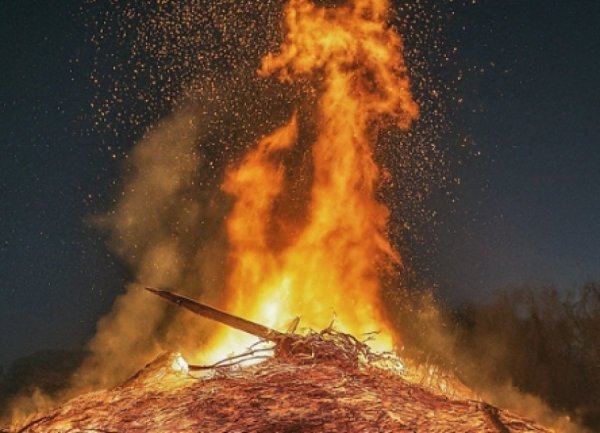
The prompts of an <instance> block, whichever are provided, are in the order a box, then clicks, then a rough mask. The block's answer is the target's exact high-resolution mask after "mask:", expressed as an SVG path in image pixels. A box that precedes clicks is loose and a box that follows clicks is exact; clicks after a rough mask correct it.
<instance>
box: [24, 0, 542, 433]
mask: <svg viewBox="0 0 600 433" xmlns="http://www.w3.org/2000/svg"><path fill="white" fill-rule="evenodd" d="M321 3H324V4H326V5H322V4H321ZM329 3H331V4H330V5H327V4H329ZM388 9H389V1H388V0H349V1H347V2H319V3H315V2H312V1H310V0H290V1H289V2H288V4H287V5H286V6H285V10H284V22H285V36H284V39H283V41H282V43H281V45H280V47H279V50H278V52H273V53H268V54H266V55H265V56H264V58H263V59H262V63H261V65H260V68H259V70H258V74H259V75H260V76H261V77H264V78H265V79H267V78H268V77H274V79H277V80H279V81H281V82H282V83H306V82H311V83H312V84H313V93H312V94H313V96H314V101H313V102H314V104H312V105H311V104H309V105H310V106H311V107H312V108H314V110H311V112H310V113H303V112H302V110H303V109H305V108H306V107H293V108H294V109H290V113H289V116H288V117H287V118H288V120H287V121H286V122H285V123H283V124H282V125H279V127H278V128H277V129H275V130H274V131H272V132H270V133H267V134H266V135H264V136H263V137H262V138H260V139H259V140H257V143H256V145H255V146H254V147H252V148H251V149H250V150H249V151H248V153H247V154H246V155H244V156H243V158H241V160H240V161H237V163H236V164H232V165H231V166H229V167H228V168H227V169H226V170H225V173H224V179H223V183H222V185H221V188H222V191H223V192H224V193H226V194H228V195H229V197H230V199H231V201H232V206H231V211H230V213H229V214H228V215H227V217H226V221H225V229H226V234H227V248H228V251H227V271H226V273H227V275H225V282H224V290H223V293H222V296H221V298H220V299H219V301H220V304H219V307H220V308H222V309H223V310H226V311H229V312H231V314H228V313H225V312H224V311H223V310H218V309H216V308H212V307H209V306H207V305H204V304H200V303H198V302H196V301H195V300H194V299H190V298H185V297H182V296H180V295H176V294H174V293H170V292H165V291H160V290H156V289H151V290H150V291H151V292H153V293H154V294H156V295H159V296H161V297H163V298H165V299H167V300H169V301H171V302H174V303H176V304H178V305H180V306H182V307H185V308H187V309H189V310H191V311H193V312H196V313H199V314H201V315H203V316H206V317H208V318H210V319H213V320H217V321H218V322H220V323H221V324H220V325H219V326H218V327H217V328H215V329H214V330H212V331H211V333H210V335H209V337H208V338H207V339H205V341H203V342H202V343H201V344H200V343H199V342H196V341H192V343H190V341H191V340H192V339H188V340H186V341H187V342H188V344H187V346H186V347H182V348H181V350H186V351H187V353H188V354H190V355H191V358H190V359H192V360H193V361H194V362H195V363H196V364H202V365H189V364H188V363H187V362H186V361H185V360H184V359H183V358H182V357H181V356H180V355H177V354H165V355H162V356H160V357H158V358H157V359H156V360H155V361H154V362H152V363H150V364H148V365H147V366H146V367H145V368H144V369H142V370H141V371H140V372H139V373H137V374H136V375H135V376H134V377H132V378H131V379H129V380H128V381H126V382H125V383H123V384H121V385H120V386H117V387H114V388H112V389H105V390H99V391H95V392H92V393H87V394H84V395H81V396H79V397H76V398H75V399H73V400H70V401H68V402H67V403H65V404H63V405H62V406H60V407H58V408H56V409H55V410H53V411H51V412H48V413H46V414H44V415H42V416H40V415H36V416H34V417H33V419H31V420H29V421H28V422H26V423H25V424H23V425H22V426H21V427H19V428H17V429H15V430H14V432H18V433H24V432H30V433H34V432H40V433H49V432H73V433H76V432H87V433H92V432H95V433H100V432H102V433H109V432H110V433H125V432H207V433H208V432H210V433H216V432H525V431H527V432H536V431H539V432H544V431H548V430H545V429H544V428H542V427H540V426H537V425H535V424H534V423H532V422H530V421H527V420H525V419H523V418H521V417H519V416H517V415H514V414H511V413H509V412H507V411H504V410H500V409H498V408H495V407H492V406H490V405H488V404H486V403H484V402H482V401H479V400H478V399H476V398H474V397H473V396H471V395H470V393H468V392H462V390H461V386H459V384H458V381H454V382H453V381H451V380H450V381H447V383H446V384H447V385H448V386H444V387H440V386H438V387H429V386H425V385H424V384H423V383H420V381H419V380H415V377H414V374H413V373H412V372H411V369H410V368H406V366H405V365H404V364H403V363H402V362H401V361H400V360H399V359H397V357H396V356H395V355H394V354H393V351H394V347H398V346H400V345H401V338H400V336H399V335H398V333H397V331H396V329H395V328H394V326H393V324H392V321H391V320H390V317H389V316H388V311H387V309H386V306H385V305H384V301H383V299H382V296H381V291H382V286H383V281H384V280H385V278H386V276H389V275H390V274H391V273H392V272H395V270H397V269H399V268H401V267H402V260H401V257H400V254H399V253H398V251H396V249H395V248H394V246H393V245H392V242H391V241H390V240H389V236H388V220H389V214H390V212H389V210H388V208H387V207H386V205H385V204H384V203H382V201H381V200H379V197H380V195H379V191H380V185H381V183H382V178H385V177H386V176H385V172H384V170H383V169H381V168H380V167H379V165H378V164H377V162H376V159H375V152H374V148H375V146H376V144H377V138H378V136H379V134H380V132H381V131H383V130H384V128H396V130H398V131H406V130H408V129H409V128H410V126H411V124H412V123H413V122H414V121H416V120H417V119H418V116H419V107H418V105H417V103H416V102H415V100H414V99H413V97H412V94H411V91H410V79H409V74H408V68H407V66H406V64H405V61H404V58H403V41H402V39H401V37H400V35H399V34H398V33H397V32H396V31H395V29H394V28H392V27H390V26H389V25H388V24H387V21H388V20H387V18H388ZM307 119H308V120H307ZM306 129H310V131H309V133H306ZM300 145H303V146H307V149H309V151H307V152H306V156H307V157H306V158H300V161H298V160H297V159H298V158H296V159H294V158H292V157H290V155H292V156H293V149H294V146H296V147H297V146H300ZM290 164H292V165H294V164H295V166H294V167H291V168H290V167H289V165H290ZM300 166H301V168H303V170H299V169H298V167H300ZM298 172H302V173H306V174H307V175H306V176H305V178H302V179H301V178H299V177H293V173H298ZM153 185H154V183H153ZM177 187H178V183H177V182H176V181H173V182H171V183H169V188H173V189H176V188H177ZM298 191H301V193H298ZM161 206H162V204H161ZM127 221H128V224H134V223H135V221H136V218H135V216H133V215H132V216H129V215H128V218H127ZM167 245H172V242H171V240H170V239H169V242H168V243H167ZM159 250H160V249H159ZM167 250H169V249H168V248H167ZM169 251H170V250H169ZM167 256H168V255H167ZM157 257H162V255H160V256H159V255H157ZM169 257H170V256H169ZM173 257H175V258H177V259H178V257H179V256H178V255H177V254H173ZM175 258H174V259H172V260H163V261H158V260H157V261H153V262H152V265H153V267H155V268H156V269H164V270H165V272H166V270H167V269H166V268H168V266H169V265H170V264H173V263H175V262H176V261H177V260H176V259H175ZM157 263H159V264H160V266H159V265H158V264H157ZM159 277H162V275H160V276H159ZM159 277H157V279H158V278H159ZM157 284H159V283H157ZM133 290H138V292H139V289H130V292H131V293H133V295H132V296H129V297H128V298H127V299H129V298H133V299H135V301H136V302H145V300H144V299H141V297H140V296H138V295H137V294H136V293H134V292H133ZM186 290H187V289H186ZM189 291H190V290H188V292H189ZM193 295H194V297H195V298H200V296H196V295H199V294H198V293H196V294H193ZM124 299H125V298H123V299H122V300H121V303H125V301H124ZM332 312H335V315H336V320H335V329H334V328H333V327H331V326H327V323H328V322H329V321H330V320H331V313H332ZM118 317H119V316H117V319H115V323H118V322H119V320H118ZM136 317H144V318H145V316H144V315H143V314H142V313H140V314H137V315H136ZM157 317H160V316H159V315H157ZM290 317H301V318H302V319H301V320H302V323H303V326H304V327H305V328H306V329H308V330H307V331H305V332H296V328H297V325H298V323H297V321H296V322H294V323H293V324H292V326H291V327H288V329H287V331H285V332H282V331H279V330H280V329H285V326H284V324H285V322H284V321H285V320H289V318H290ZM162 323H163V322H161V320H160V319H159V318H156V317H155V318H153V319H152V320H149V321H148V323H145V324H144V326H146V328H147V329H149V330H150V331H148V333H150V332H152V330H157V329H158V328H159V326H163V324H162ZM165 326H166V325H165ZM104 329H105V330H106V329H109V330H110V329H113V328H111V324H110V322H109V323H108V324H107V323H105V324H104ZM310 329H324V330H323V331H320V332H316V331H310ZM374 330H376V331H378V334H377V339H375V340H373V341H370V342H369V344H367V343H366V342H365V341H363V340H359V339H358V338H357V336H358V337H360V338H362V337H361V336H364V335H366V334H368V333H370V332H372V331H374ZM240 331H243V333H242V332H240ZM191 334H193V333H191ZM191 334H190V335H191ZM139 335H145V334H143V333H134V334H132V337H131V338H132V340H133V341H132V342H131V343H130V346H129V347H131V348H132V349H136V348H137V347H138V346H136V344H137V343H139V342H140V341H143V339H142V338H141V337H139ZM169 335H173V334H169ZM244 336H246V337H247V338H244ZM136 338H137V340H136ZM257 339H258V341H257ZM102 341H106V343H107V344H105V346H106V347H105V346H102V345H101V344H100V343H99V342H102ZM182 341H183V339H182ZM109 343H111V339H110V338H107V339H106V340H101V339H98V340H96V346H95V349H96V351H97V352H102V353H103V354H104V356H102V357H101V358H99V359H101V360H103V361H104V362H106V363H111V362H112V363H113V364H114V365H112V369H111V371H113V370H115V371H116V370H119V365H120V364H119V363H118V359H120V357H126V356H128V354H127V353H118V352H117V349H118V350H120V351H121V350H122V348H121V346H118V345H113V344H109ZM140 346H142V347H144V346H143V345H140ZM244 348H248V351H246V352H243V353H241V354H238V355H235V356H229V354H230V353H233V352H238V353H239V351H240V350H242V351H243V350H244ZM132 351H133V350H132ZM194 352H195V353H194ZM136 355H137V354H136ZM144 355H146V353H143V354H139V356H140V357H141V356H144ZM153 355H154V354H153ZM148 359H150V358H148ZM144 362H146V361H144ZM136 368H139V367H137V364H136ZM87 372H88V373H89V374H94V371H93V370H87ZM117 373H120V371H117ZM434 382H435V383H437V384H440V383H441V382H442V381H441V380H439V379H436V380H435V381H434Z"/></svg>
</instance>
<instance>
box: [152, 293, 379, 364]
mask: <svg viewBox="0 0 600 433" xmlns="http://www.w3.org/2000/svg"><path fill="white" fill-rule="evenodd" d="M146 290H148V291H149V292H150V293H152V294H154V295H157V296H160V297H161V298H163V299H166V300H167V301H169V302H171V303H173V304H175V305H178V306H180V307H183V308H186V309H187V310H190V311H191V312H193V313H195V314H198V315H199V316H202V317H206V318H208V319H211V320H214V321H216V322H219V323H222V324H224V325H227V326H230V327H232V328H234V329H237V330H239V331H243V332H246V333H248V334H251V335H254V336H256V337H258V338H260V339H262V340H266V341H270V342H272V343H275V347H274V352H275V355H276V356H277V357H279V358H285V357H295V358H296V361H301V360H304V361H306V362H317V361H319V362H326V361H331V360H333V361H335V362H336V363H340V364H344V365H345V366H347V367H351V366H353V367H356V366H358V363H359V361H360V360H361V359H362V360H368V361H369V362H383V363H386V362H388V361H389V357H388V355H389V354H387V353H383V354H375V353H373V352H371V350H370V348H369V346H368V345H367V344H365V343H364V342H361V341H359V340H357V339H356V338H355V337H353V336H352V335H349V334H344V333H341V332H337V331H334V330H333V328H332V325H330V326H329V327H328V328H326V329H324V330H322V331H320V332H315V331H311V332H309V333H308V334H307V335H299V334H295V333H294V332H295V330H296V328H297V326H298V322H299V320H300V319H299V318H296V319H294V321H293V322H292V324H291V326H290V331H289V332H287V333H284V332H279V331H276V330H274V329H271V328H268V327H266V326H264V325H261V324H259V323H255V322H252V321H250V320H246V319H244V318H241V317H238V316H235V315H233V314H229V313H226V312H225V311H222V310H219V309H217V308H214V307H211V306H209V305H206V304H202V303H200V302H197V301H194V300H193V299H190V298H187V297H185V296H182V295H179V294H177V293H173V292H169V291H166V290H159V289H155V288H152V287H146ZM254 352H255V351H254V349H251V350H250V351H249V352H247V353H246V354H241V355H238V356H239V357H240V358H242V359H243V358H244V357H245V356H246V355H248V354H253V353H254ZM225 365H231V364H229V363H226V364H225ZM212 367H215V365H212V366H190V368H191V369H192V370H197V369H205V368H212Z"/></svg>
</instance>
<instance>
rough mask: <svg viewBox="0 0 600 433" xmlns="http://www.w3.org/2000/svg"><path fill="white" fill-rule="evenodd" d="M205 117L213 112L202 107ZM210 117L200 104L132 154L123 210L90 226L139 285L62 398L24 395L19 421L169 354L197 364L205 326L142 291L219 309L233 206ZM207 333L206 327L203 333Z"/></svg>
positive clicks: (102, 325) (105, 321)
mask: <svg viewBox="0 0 600 433" xmlns="http://www.w3.org/2000/svg"><path fill="white" fill-rule="evenodd" d="M204 108H205V109H206V108H207V107H204ZM206 113H207V111H206V110H204V111H201V110H199V109H197V108H194V107H193V106H191V107H188V108H186V109H182V110H180V111H178V112H176V113H174V114H172V115H171V116H170V117H168V118H165V119H164V120H162V121H161V122H160V123H159V124H157V125H156V126H155V127H154V128H152V129H151V130H150V131H149V132H148V133H147V134H146V136H145V137H143V138H142V139H141V141H140V142H139V143H137V145H136V146H135V147H134V149H133V151H132V152H131V155H130V157H129V158H128V159H127V163H126V166H125V172H126V175H125V180H124V182H123V184H122V188H121V194H120V197H119V199H118V200H117V201H116V205H115V206H114V208H113V209H112V210H110V211H109V212H108V213H106V214H104V215H100V216H96V217H93V218H92V223H93V224H95V225H96V226H97V227H98V228H100V229H101V230H104V231H106V232H107V233H108V243H109V246H110V247H111V249H112V250H113V251H114V252H115V253H116V254H117V255H118V256H119V257H121V258H122V259H123V260H124V261H126V262H127V263H128V264H129V266H130V267H131V269H132V272H133V275H135V279H136V282H132V283H131V284H129V285H128V286H127V287H126V289H125V292H124V293H123V294H122V295H120V296H119V297H118V298H117V299H116V301H115V303H114V305H113V308H112V310H111V311H110V312H109V313H108V314H107V315H106V316H105V317H103V318H102V319H101V320H100V321H99V322H98V324H97V330H96V334H95V336H94V337H93V338H92V340H91V341H90V342H89V345H88V351H89V353H90V355H89V356H88V357H87V359H85V361H84V362H83V364H82V366H81V367H80V368H79V369H78V370H77V371H76V372H75V374H74V375H73V376H72V379H71V382H70V385H69V387H68V389H66V390H65V391H63V392H61V393H60V394H59V395H53V396H49V395H44V394H43V393H42V392H41V391H39V390H36V391H35V392H34V393H33V395H29V396H21V397H19V398H17V399H15V400H14V401H13V402H12V407H13V410H12V419H13V420H15V421H17V420H19V419H22V418H23V416H24V415H25V414H28V413H31V412H33V411H36V410H37V411H39V410H45V409H48V408H50V407H51V406H52V405H54V404H56V403H57V402H60V401H63V400H65V399H67V398H70V397H73V396H75V395H77V394H80V393H82V392H86V391H90V390H95V389H98V388H105V387H110V386H114V385H115V384H118V383H120V382H122V381H123V380H125V379H126V378H127V377H129V376H130V375H132V374H133V373H134V372H135V371H137V370H138V369H139V368H140V366H143V365H144V364H145V363H147V362H149V361H150V360H151V359H153V358H154V357H156V356H157V355H158V354H159V353H160V352H162V351H165V350H174V349H175V348H177V351H181V352H183V353H184V354H186V355H187V356H189V357H190V358H193V353H194V351H195V350H198V348H199V347H201V344H202V339H203V338H204V336H205V335H206V333H207V331H208V329H207V328H206V326H207V325H205V324H204V325H203V323H197V322H196V321H193V322H192V320H193V319H192V318H190V317H189V316H187V315H185V314H182V313H181V312H180V311H175V310H174V309H172V308H171V307H169V306H168V305H166V304H165V303H164V302H163V301H161V300H159V299H157V298H155V297H153V296H150V295H149V294H148V293H147V292H146V291H144V290H142V289H143V287H144V286H146V285H147V286H154V287H164V288H176V289H177V290H178V291H180V292H183V293H187V294H188V295H191V296H194V297H200V296H202V297H203V298H204V299H207V300H209V302H212V303H218V301H219V299H218V298H219V293H220V291H221V288H222V284H223V276H224V271H223V268H224V263H225V259H224V255H225V250H226V245H225V237H224V235H223V231H222V230H221V228H220V227H221V221H222V219H223V215H224V214H225V213H226V209H227V200H226V198H225V197H224V196H223V194H222V193H221V192H220V190H219V189H218V188H214V186H213V185H214V183H215V182H216V181H217V179H218V175H217V174H215V172H214V171H211V170H210V164H209V163H208V162H207V160H206V158H205V157H203V155H202V154H201V153H200V152H199V146H198V145H199V143H200V142H201V141H202V140H203V139H205V129H203V126H204V125H205V124H206V123H207V122H209V121H210V118H208V117H207V115H206ZM203 326H205V327H203Z"/></svg>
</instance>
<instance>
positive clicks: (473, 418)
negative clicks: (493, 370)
mask: <svg viewBox="0 0 600 433" xmlns="http://www.w3.org/2000/svg"><path fill="white" fill-rule="evenodd" d="M261 350H262V349H257V348H254V349H252V350H251V351H250V352H249V353H248V354H247V356H246V360H247V358H248V357H257V356H262V355H261V353H262V352H261ZM241 359H242V358H239V357H234V358H230V359H229V360H226V362H224V363H221V364H220V365H219V366H214V367H212V368H204V369H198V368H196V369H194V368H192V369H191V370H189V371H188V370H187V369H185V367H184V368H181V367H182V365H181V359H180V358H179V357H178V356H177V355H172V354H171V355H163V356H162V357H159V358H157V359H156V360H155V361H154V362H153V363H151V364H149V365H148V366H146V368H144V369H143V370H141V371H140V372H139V373H138V374H137V375H136V376H134V377H133V378H131V379H130V380H128V381H127V382H126V383H124V384H123V385H121V386H119V387H117V388H115V389H112V390H105V391H98V392H94V393H90V394H86V395H83V396H80V397H78V398H75V399H73V400H71V401H69V402H68V403H66V404H65V405H63V406H62V407H59V408H58V409H56V410H55V411H53V412H51V413H48V414H46V415H44V416H43V417H39V418H37V419H35V420H33V421H32V422H30V423H29V424H28V425H26V426H24V427H22V428H21V429H20V430H16V431H18V432H19V433H25V432H29V433H34V432H35V433H37V432H39V433H48V432H65V433H66V432H69V433H80V432H81V433H83V432H86V433H108V432H110V433H124V432H211V433H219V432H248V433H250V432H262V433H292V432H361V433H364V432H455V433H460V432H549V430H546V429H544V428H542V427H540V426H537V425H535V424H534V423H532V422H530V421H527V420H525V419H523V418H521V417H519V416H517V415H514V414H511V413H509V412H506V411H503V410H500V409H497V408H494V407H492V406H489V405H487V404H485V403H482V402H480V401H476V400H469V399H461V398H453V397H449V396H448V395H443V394H442V393H439V392H435V391H434V390H432V389H429V388H425V387H422V386H419V385H415V384H414V383H412V382H409V381H407V380H406V379H405V378H404V377H403V376H402V375H401V374H398V373H397V372H394V371H392V370H391V369H387V368H381V365H384V364H385V363H386V362H393V360H391V358H389V359H388V358H386V357H385V356H382V355H373V354H372V353H371V352H370V351H369V350H368V349H367V348H366V347H365V345H364V344H363V343H360V342H357V341H356V340H355V339H354V338H352V337H350V336H347V335H345V334H339V333H335V332H333V331H331V330H326V331H323V332H322V333H311V334H309V335H307V336H304V337H294V338H292V339H291V340H289V341H288V342H287V343H286V346H285V347H281V346H280V347H278V348H276V350H275V356H273V357H270V358H268V359H267V360H266V361H264V362H261V363H259V364H255V365H252V366H240V365H234V364H238V362H239V361H240V360H241ZM375 365H379V366H380V367H376V366H375ZM199 370H202V371H201V377H198V374H199ZM194 376H195V377H194Z"/></svg>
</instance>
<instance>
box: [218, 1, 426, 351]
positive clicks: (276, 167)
mask: <svg viewBox="0 0 600 433" xmlns="http://www.w3.org/2000/svg"><path fill="white" fill-rule="evenodd" d="M387 10H388V0H354V1H349V2H347V3H346V4H345V5H343V6H337V7H319V6H316V5H315V4H313V3H312V2H311V1H309V0H291V1H290V2H289V3H288V5H287V6H286V9H285V23H286V28H287V33H286V37H285V40H284V41H283V43H282V46H281V47H280V52H279V53H278V54H272V53H271V54H268V55H267V56H266V57H265V58H264V59H263V62H262V66H261V68H260V70H259V74H260V75H261V76H268V75H271V74H276V76H277V77H278V78H279V79H280V80H282V81H285V82H292V81H294V80H302V79H307V78H317V79H319V81H320V82H321V83H322V84H321V86H320V88H319V95H320V96H319V105H318V125H317V136H316V139H315V140H314V143H313V144H312V170H313V176H312V185H311V190H310V194H309V198H308V203H307V204H306V206H307V208H306V209H307V217H306V220H305V221H304V222H303V223H302V224H300V223H293V222H289V221H287V222H285V223H286V227H287V228H289V230H288V232H285V231H284V232H283V233H281V232H282V231H281V230H279V231H277V233H278V235H279V236H280V237H281V236H284V237H286V238H287V239H284V240H283V241H282V240H281V239H278V240H277V242H273V240H272V236H270V233H272V232H273V226H274V225H276V224H281V222H280V221H278V218H279V219H280V218H281V217H280V216H277V215H275V213H274V210H275V205H276V203H277V200H278V198H280V197H281V195H283V194H289V193H290V191H286V182H285V174H286V173H285V165H284V159H283V158H282V155H285V153H286V152H289V151H290V149H291V148H292V146H294V144H296V141H297V137H298V123H299V121H298V119H297V116H296V114H294V116H293V117H292V118H291V119H290V121H289V122H288V123H287V124H286V125H285V126H283V127H281V128H280V129H278V130H276V131H275V132H273V133H272V134H270V135H269V136H267V137H265V138H263V139H262V140H260V142H259V143H258V146H257V147H256V148H255V149H254V150H252V151H251V152H249V154H248V155H246V157H245V158H244V159H243V161H242V162H241V164H240V165H239V166H238V167H235V168H231V169H230V170H229V171H228V173H227V175H226V180H225V182H224V185H223V188H224V190H225V191H226V192H228V193H230V194H232V195H233V197H234V198H235V204H234V207H233V210H232V212H231V215H230V216H229V218H228V221H227V230H228V236H229V242H230V254H229V260H230V274H229V277H228V282H227V301H226V308H227V309H228V310H229V311H231V312H233V313H235V314H238V315H241V316H243V317H246V318H249V319H251V320H255V321H259V322H261V323H264V324H265V325H268V326H271V327H274V328H278V327H279V328H280V327H281V326H282V325H283V323H282V321H285V320H290V319H291V318H292V317H294V316H300V317H301V319H302V322H301V323H302V324H303V325H304V326H307V327H311V328H314V329H321V328H324V327H326V326H327V324H328V322H329V321H331V319H332V318H333V314H334V313H335V317H336V319H335V323H336V326H337V328H338V329H340V330H342V331H345V332H349V333H352V334H354V335H360V334H363V333H367V332H372V331H380V336H379V337H378V341H379V343H380V344H379V348H388V349H389V348H391V346H392V343H393V341H394V333H393V331H392V329H391V327H390V326H389V324H388V321H387V319H386V316H385V312H384V308H383V305H382V302H381V298H380V287H381V283H380V278H381V272H382V269H385V268H386V267H389V266H390V265H393V264H394V263H399V261H400V257H399V256H398V254H397V252H396V251H395V250H394V248H393V247H392V246H391V245H390V243H389V241H388V239H387V235H386V232H387V227H386V226H387V220H388V214H389V212H388V210H387V208H386V207H385V206H384V205H383V204H382V203H380V202H378V201H377V199H376V189H377V186H378V180H379V176H380V170H379V168H378V167H377V165H376V163H375V161H374V159H373V145H374V142H375V138H376V135H377V130H378V128H379V126H381V124H382V122H381V121H382V120H386V121H388V122H389V121H393V122H395V123H396V125H398V126H399V127H400V128H408V127H409V126H410V123H411V121H412V120H413V119H415V118H416V117H417V116H418V107H417V105H416V103H415V102H414V101H413V99H412V97H411V94H410V90H409V87H410V83H409V79H408V75H407V68H406V66H405V64H404V60H403V57H402V41H401V39H400V37H399V35H398V34H397V33H396V32H395V31H394V30H393V29H391V28H389V27H388V26H387V25H386V19H387ZM293 224H295V226H294V227H290V226H291V225H293ZM275 244H276V245H275ZM282 245H283V246H282ZM247 342H248V340H244V339H243V336H239V335H238V333H237V332H236V331H230V330H226V329H220V330H219V332H217V334H216V335H215V336H214V339H213V341H212V342H211V347H212V349H213V350H214V351H213V352H212V356H211V357H218V356H222V355H225V354H226V353H227V352H228V351H231V350H232V349H234V348H238V349H239V348H240V346H239V345H240V344H244V343H247Z"/></svg>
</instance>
